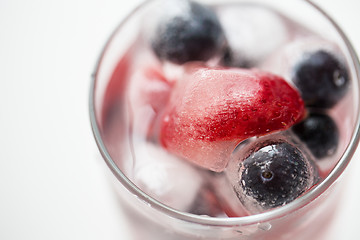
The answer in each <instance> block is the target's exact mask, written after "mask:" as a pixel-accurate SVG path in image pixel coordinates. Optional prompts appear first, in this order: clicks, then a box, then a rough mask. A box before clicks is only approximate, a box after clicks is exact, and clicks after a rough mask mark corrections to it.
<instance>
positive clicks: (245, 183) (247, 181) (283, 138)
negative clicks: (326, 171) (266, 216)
mask: <svg viewBox="0 0 360 240" xmlns="http://www.w3.org/2000/svg"><path fill="white" fill-rule="evenodd" d="M301 147H302V145H301V144H300V143H298V142H296V140H294V139H292V138H291V135H290V133H278V134H272V135H269V136H266V137H262V138H259V139H256V141H253V142H250V143H249V144H247V145H245V146H244V147H241V148H238V149H237V151H235V152H234V154H233V156H232V157H233V158H232V160H231V161H230V163H229V166H228V167H227V169H226V174H227V177H228V179H229V181H230V183H231V185H232V187H233V188H234V190H235V192H236V195H237V197H238V199H239V201H240V202H241V203H242V204H243V205H244V206H245V208H246V210H247V211H248V212H249V213H250V214H255V213H260V212H263V211H266V210H269V209H272V208H276V207H279V206H283V205H285V204H287V203H289V202H291V201H293V200H295V199H296V198H298V197H299V196H301V195H302V194H304V193H305V192H306V191H307V190H309V189H310V188H311V187H312V186H313V185H314V184H315V183H317V181H318V172H317V168H316V167H315V165H314V163H313V161H312V159H311V158H310V155H309V154H308V153H307V152H306V149H302V148H301Z"/></svg>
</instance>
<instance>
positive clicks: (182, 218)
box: [90, 0, 360, 240]
mask: <svg viewBox="0 0 360 240" xmlns="http://www.w3.org/2000/svg"><path fill="white" fill-rule="evenodd" d="M155 2H157V1H155V0H153V1H145V2H144V3H142V4H141V5H140V6H138V7H137V8H136V9H134V10H133V11H132V12H131V13H130V14H129V16H128V17H127V18H126V19H125V20H124V21H123V22H122V23H120V25H119V26H118V27H117V28H116V29H115V31H114V32H113V34H112V35H111V36H110V38H109V40H108V41H107V43H106V44H105V47H104V49H103V51H102V53H101V55H100V57H99V59H98V62H97V65H96V68H95V71H94V74H93V77H92V85H91V90H90V120H91V126H92V130H93V134H94V137H95V140H96V143H97V145H98V148H99V150H100V153H101V155H102V156H103V158H104V160H105V163H106V164H107V165H108V167H109V168H110V170H111V171H112V173H113V174H114V176H115V177H116V179H117V181H116V182H115V183H114V185H115V188H116V189H117V192H118V194H119V199H120V200H119V202H120V204H121V205H122V206H123V209H124V211H125V213H126V217H127V220H128V221H129V225H130V227H131V229H132V230H133V231H132V237H133V239H139V240H140V239H160V240H161V239H210V240H211V239H238V240H242V239H264V240H265V239H266V240H273V239H276V240H281V239H286V240H288V239H292V240H299V239H317V240H319V239H321V238H322V237H323V236H324V233H326V231H327V230H328V228H327V227H328V226H329V225H330V224H329V223H330V222H331V220H332V219H333V218H334V215H335V214H336V207H337V206H339V205H340V204H341V201H339V198H340V197H341V189H342V184H344V183H343V176H342V175H343V172H344V170H345V168H346V166H347V165H348V163H349V162H350V161H351V160H352V158H353V154H354V152H355V150H356V147H357V144H358V141H359V112H360V109H359V104H358V103H359V79H360V69H359V62H358V59H357V56H356V53H355V52H354V49H353V47H352V46H351V44H350V42H349V41H348V39H347V37H346V36H345V35H344V33H343V32H342V30H341V29H340V28H339V26H338V25H337V24H336V23H335V22H334V21H333V20H332V19H331V18H330V17H329V16H328V15H327V14H326V13H325V12H324V11H323V10H322V9H320V8H319V7H318V6H316V5H315V4H313V3H312V2H310V1H306V0H288V1H280V0H248V1H245V0H237V1H236V0H232V1H231V0H207V1H205V0H204V1H200V2H202V3H204V4H209V5H212V6H217V5H223V4H243V3H251V4H260V5H264V6H268V7H271V8H273V9H276V10H277V11H278V12H280V13H281V14H283V15H285V16H286V17H288V18H289V19H291V20H293V21H294V22H298V23H300V24H301V25H303V26H305V27H306V28H308V29H310V30H311V31H313V32H316V33H317V34H318V35H321V36H322V37H323V38H325V39H331V41H333V42H335V43H336V44H337V45H338V47H339V48H340V50H341V52H342V54H343V56H344V58H345V62H346V63H347V65H348V71H349V75H350V79H351V88H350V89H349V92H348V93H347V97H346V98H347V100H346V103H345V104H342V105H341V106H340V107H337V108H336V109H335V110H334V111H335V112H334V113H335V118H338V119H335V120H336V121H337V122H343V123H344V125H345V126H343V128H344V130H343V134H342V135H341V140H340V141H341V144H340V145H341V151H340V154H339V160H338V162H337V164H336V165H335V167H334V168H333V169H332V170H331V171H330V172H329V174H328V175H327V177H326V178H325V179H324V180H323V181H321V182H320V183H319V184H317V185H316V186H314V187H313V188H312V189H310V190H309V191H308V192H307V193H306V194H304V195H302V196H300V197H299V198H297V199H296V200H294V201H292V202H291V203H288V204H286V205H284V206H281V207H278V208H275V209H272V210H269V211H266V212H263V213H260V214H255V215H250V216H244V217H209V216H203V215H195V214H190V213H187V212H182V211H179V210H177V209H174V208H172V207H170V206H168V205H166V204H164V203H162V202H160V201H158V200H157V199H155V198H153V197H152V196H150V195H148V194H146V193H145V192H143V191H142V189H140V188H139V187H138V186H137V185H135V184H134V182H133V181H132V180H131V179H130V178H129V177H128V176H127V174H126V171H125V170H124V168H125V167H124V166H125V165H126V163H131V162H133V161H134V159H133V154H134V153H133V152H132V144H133V142H132V141H133V139H132V138H131V132H129V129H130V127H129V126H130V125H131V124H132V122H131V121H132V119H131V117H129V115H130V113H129V111H128V109H127V108H126V106H124V105H125V104H124V99H123V96H124V91H125V89H126V85H127V84H128V82H116V81H113V80H112V79H114V76H115V77H116V76H118V75H122V74H126V70H127V69H126V66H127V63H126V59H127V54H129V49H131V48H133V46H134V43H135V42H136V41H137V40H138V39H137V36H138V35H139V31H140V30H139V29H140V26H141V25H142V24H144V22H143V16H145V15H147V16H151V9H152V7H153V4H154V3H155ZM264 40H268V39H264ZM121 61H123V62H122V63H121V65H119V62H121ZM114 105H115V106H116V107H114ZM114 116H115V117H114ZM336 116H338V117H336ZM114 119H116V120H114ZM114 121H115V123H114ZM112 124H115V125H117V126H118V127H117V128H115V130H114V129H109V128H108V126H109V125H112ZM340 199H341V198H340ZM119 237H120V236H119Z"/></svg>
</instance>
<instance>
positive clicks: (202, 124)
mask: <svg viewBox="0 0 360 240" xmlns="http://www.w3.org/2000/svg"><path fill="white" fill-rule="evenodd" d="M303 116H304V103H303V101H302V99H301V97H300V95H299V93H298V92H297V91H296V90H294V88H292V87H291V86H290V85H289V84H288V83H287V82H286V81H285V80H284V79H283V78H281V77H279V76H276V75H273V74H270V73H266V72H261V71H259V70H245V69H236V68H204V67H200V66H198V65H197V66H194V65H192V66H188V69H187V71H186V73H185V74H184V76H183V79H180V80H179V81H178V83H177V85H176V86H174V89H173V92H172V94H171V97H170V100H169V102H168V105H167V106H166V110H165V114H164V115H163V118H162V122H161V129H160V130H161V132H160V141H161V143H162V145H163V146H164V147H165V148H166V149H168V151H170V152H172V153H174V154H176V155H178V156H180V157H182V158H185V159H187V160H189V161H191V162H193V163H195V164H197V165H199V166H201V167H204V168H207V169H210V170H213V171H216V172H220V171H222V170H224V168H225V167H226V165H227V163H228V161H229V158H230V155H231V153H232V152H233V150H234V149H235V147H236V146H237V145H238V144H239V143H240V142H241V141H243V140H245V139H247V138H249V137H253V136H261V135H265V134H269V133H271V132H274V131H279V130H284V129H287V128H289V127H290V126H292V125H293V124H295V123H297V122H299V121H300V120H301V119H302V118H303Z"/></svg>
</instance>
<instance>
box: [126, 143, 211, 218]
mask: <svg viewBox="0 0 360 240" xmlns="http://www.w3.org/2000/svg"><path fill="white" fill-rule="evenodd" d="M133 147H134V149H133V152H134V156H133V157H134V162H133V163H132V165H128V166H127V170H126V172H127V173H128V176H129V177H130V179H131V180H132V181H134V183H135V184H136V185H137V186H138V187H139V188H140V189H142V190H143V191H144V192H145V193H147V194H149V195H150V196H152V197H154V198H155V199H157V200H158V201H160V202H162V203H164V204H166V205H168V206H171V207H173V208H175V209H178V210H180V211H189V209H190V208H191V207H192V206H193V203H194V201H195V198H196V197H197V196H198V194H199V192H200V190H201V187H202V186H203V184H204V179H203V178H202V176H201V173H200V172H199V171H198V170H197V169H196V168H195V167H194V166H192V165H191V164H189V163H188V162H186V161H183V160H181V159H179V158H177V157H175V156H173V155H171V154H169V153H168V152H166V151H165V150H164V149H162V148H161V147H160V146H157V145H154V144H152V143H149V142H144V141H141V142H137V140H135V142H134V146H133Z"/></svg>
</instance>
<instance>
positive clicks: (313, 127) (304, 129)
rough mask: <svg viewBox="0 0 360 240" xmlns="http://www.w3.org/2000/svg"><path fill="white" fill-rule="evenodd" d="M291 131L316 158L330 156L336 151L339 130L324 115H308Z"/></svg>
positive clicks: (329, 118)
mask: <svg viewBox="0 0 360 240" xmlns="http://www.w3.org/2000/svg"><path fill="white" fill-rule="evenodd" d="M292 129H293V131H294V133H295V134H296V135H297V136H298V137H299V138H300V139H301V140H302V141H303V142H304V143H305V144H306V145H307V147H308V148H309V149H310V151H311V152H312V154H313V155H314V156H315V157H317V158H324V157H327V156H330V155H332V154H333V153H334V152H335V151H336V149H337V146H338V143H339V130H338V128H337V126H336V123H335V122H334V121H333V120H332V119H331V117H329V116H328V115H326V114H322V113H310V114H309V116H308V117H307V118H306V119H305V120H304V121H302V122H300V123H298V124H297V125H295V126H293V128H292Z"/></svg>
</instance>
